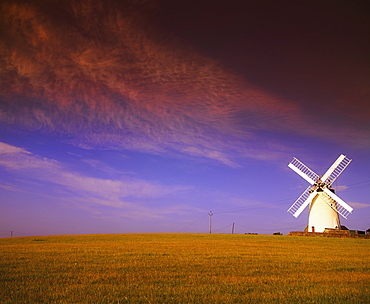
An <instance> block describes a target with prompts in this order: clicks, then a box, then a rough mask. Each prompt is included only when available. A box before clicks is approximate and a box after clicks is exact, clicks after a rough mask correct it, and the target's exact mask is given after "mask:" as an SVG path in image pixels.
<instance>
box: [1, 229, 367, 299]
mask: <svg viewBox="0 0 370 304" xmlns="http://www.w3.org/2000/svg"><path fill="white" fill-rule="evenodd" d="M369 249H370V242H369V240H364V239H335V238H308V237H291V236H271V235H270V236H269V235H238V234H109V235H73V236H43V237H38V238H35V237H20V238H6V239H0V303H325V304H329V303H370V255H369Z"/></svg>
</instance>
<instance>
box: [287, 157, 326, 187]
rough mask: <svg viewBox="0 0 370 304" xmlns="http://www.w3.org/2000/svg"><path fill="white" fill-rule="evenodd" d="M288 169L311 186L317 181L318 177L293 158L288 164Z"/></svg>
mask: <svg viewBox="0 0 370 304" xmlns="http://www.w3.org/2000/svg"><path fill="white" fill-rule="evenodd" d="M288 167H289V168H290V169H292V170H293V171H294V172H296V173H297V174H298V175H300V176H301V177H303V178H304V179H305V180H306V181H308V182H309V183H310V184H311V185H313V184H314V183H316V181H317V180H318V179H319V176H318V175H317V174H316V173H315V172H313V171H312V170H311V169H310V168H308V167H307V166H306V165H305V164H303V163H302V162H300V161H299V160H298V159H296V158H295V157H294V158H293V160H292V161H291V162H290V163H289V165H288Z"/></svg>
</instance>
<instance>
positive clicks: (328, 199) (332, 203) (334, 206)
mask: <svg viewBox="0 0 370 304" xmlns="http://www.w3.org/2000/svg"><path fill="white" fill-rule="evenodd" d="M323 199H324V201H325V203H327V204H328V205H329V206H330V207H331V208H332V209H333V210H334V211H336V212H338V213H339V214H340V215H341V216H342V217H344V218H345V219H347V216H348V215H350V214H351V212H350V211H348V210H347V209H346V208H344V207H343V206H342V205H340V204H338V203H337V202H336V201H335V200H333V199H332V198H331V197H330V196H328V195H324V196H323Z"/></svg>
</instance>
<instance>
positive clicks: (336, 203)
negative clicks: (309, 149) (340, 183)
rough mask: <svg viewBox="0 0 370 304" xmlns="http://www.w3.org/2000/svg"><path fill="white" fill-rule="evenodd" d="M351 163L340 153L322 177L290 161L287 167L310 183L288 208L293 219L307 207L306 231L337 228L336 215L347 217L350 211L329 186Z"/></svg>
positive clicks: (297, 161) (349, 207)
mask: <svg viewBox="0 0 370 304" xmlns="http://www.w3.org/2000/svg"><path fill="white" fill-rule="evenodd" d="M351 161H352V160H351V159H349V158H347V157H346V156H345V155H343V154H341V155H340V156H339V157H338V159H337V160H336V161H335V162H334V163H333V164H332V166H331V167H330V168H329V169H328V170H327V171H326V173H325V174H324V175H322V176H320V175H317V174H316V173H315V172H313V171H312V170H311V169H310V168H308V167H307V166H305V165H304V164H303V163H301V162H300V161H299V160H298V159H296V158H293V160H292V161H291V162H290V163H289V165H288V167H289V168H291V169H292V170H293V171H295V172H296V173H297V174H298V175H300V176H301V177H303V178H304V179H305V180H306V181H308V182H309V183H310V186H308V188H307V189H306V190H305V191H304V192H303V193H302V195H301V196H300V197H299V198H298V199H297V200H296V201H295V202H294V204H293V205H292V206H291V207H290V208H289V209H288V212H290V213H291V214H292V215H293V216H294V217H298V216H299V215H300V214H301V213H302V211H303V210H304V209H305V208H306V207H307V206H308V205H310V211H309V216H308V226H307V229H308V230H307V231H310V232H311V231H312V232H324V230H325V228H334V229H340V227H341V226H340V221H339V215H338V214H340V215H341V216H343V217H344V218H347V216H348V215H349V214H350V213H351V212H352V210H353V208H352V207H351V206H349V205H348V204H346V203H345V202H344V201H343V200H342V199H341V198H339V197H338V196H337V195H336V194H335V193H334V190H333V188H332V184H333V183H334V181H335V180H336V179H337V177H338V176H339V175H340V174H341V173H342V172H343V171H344V169H345V168H346V167H347V166H348V165H349V163H350V162H351Z"/></svg>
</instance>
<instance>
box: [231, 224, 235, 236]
mask: <svg viewBox="0 0 370 304" xmlns="http://www.w3.org/2000/svg"><path fill="white" fill-rule="evenodd" d="M234 227H235V223H233V228H232V229H231V234H234Z"/></svg>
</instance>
